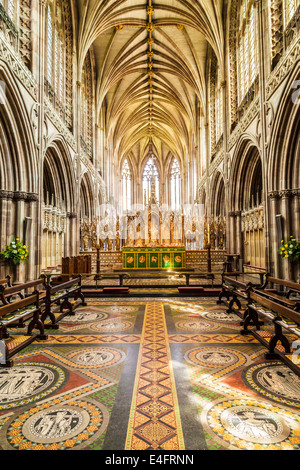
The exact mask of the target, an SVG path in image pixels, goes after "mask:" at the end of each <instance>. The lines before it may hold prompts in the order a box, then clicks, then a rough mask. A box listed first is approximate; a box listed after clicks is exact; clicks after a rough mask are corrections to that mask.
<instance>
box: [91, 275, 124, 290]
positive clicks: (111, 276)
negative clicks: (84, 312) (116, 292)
mask: <svg viewBox="0 0 300 470" xmlns="http://www.w3.org/2000/svg"><path fill="white" fill-rule="evenodd" d="M129 277H130V276H129V274H128V273H109V272H106V273H100V274H96V275H95V278H94V279H95V281H96V285H97V281H100V280H102V279H119V286H120V287H122V286H123V285H124V279H129Z"/></svg>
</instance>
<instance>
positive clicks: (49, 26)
mask: <svg viewBox="0 0 300 470" xmlns="http://www.w3.org/2000/svg"><path fill="white" fill-rule="evenodd" d="M52 42H53V30H52V13H51V8H50V6H49V5H48V18H47V79H48V82H49V83H50V84H51V83H52Z"/></svg>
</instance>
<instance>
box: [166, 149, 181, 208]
mask: <svg viewBox="0 0 300 470" xmlns="http://www.w3.org/2000/svg"><path fill="white" fill-rule="evenodd" d="M169 177H170V206H171V209H172V210H178V209H179V208H180V205H181V171H180V166H179V163H178V160H177V158H174V159H173V162H172V165H171V168H170V174H169Z"/></svg>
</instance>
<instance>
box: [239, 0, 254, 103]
mask: <svg viewBox="0 0 300 470" xmlns="http://www.w3.org/2000/svg"><path fill="white" fill-rule="evenodd" d="M256 33H257V28H256V18H255V11H254V2H253V1H252V0H244V2H243V3H242V5H241V10H240V18H239V31H238V48H237V64H238V85H239V87H238V101H239V104H241V102H242V101H243V98H244V97H245V95H246V93H247V92H248V91H249V89H250V88H251V86H252V84H253V82H254V80H255V78H256V75H257V57H256V41H255V38H256V37H257V34H256Z"/></svg>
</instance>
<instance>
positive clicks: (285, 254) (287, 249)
mask: <svg viewBox="0 0 300 470" xmlns="http://www.w3.org/2000/svg"><path fill="white" fill-rule="evenodd" d="M279 254H280V256H281V257H282V258H287V259H289V260H290V261H298V260H300V241H297V240H296V239H295V238H294V237H293V235H291V236H290V239H289V240H288V241H284V240H281V247H280V249H279Z"/></svg>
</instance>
